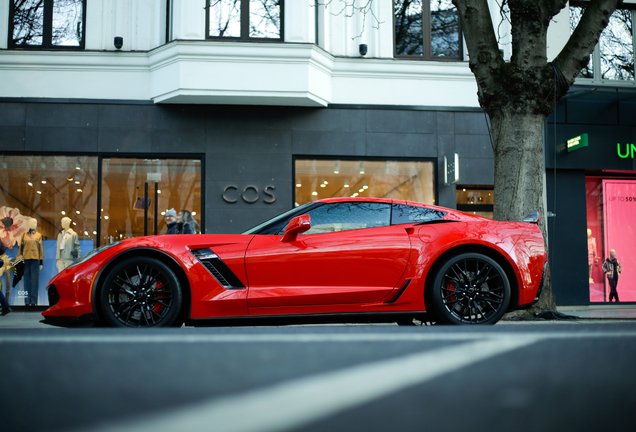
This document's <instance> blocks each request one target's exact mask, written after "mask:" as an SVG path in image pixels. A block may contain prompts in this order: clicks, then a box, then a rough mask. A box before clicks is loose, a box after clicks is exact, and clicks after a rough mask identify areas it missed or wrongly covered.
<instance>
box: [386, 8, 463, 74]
mask: <svg viewBox="0 0 636 432" xmlns="http://www.w3.org/2000/svg"><path fill="white" fill-rule="evenodd" d="M391 1H392V3H393V57H394V58H396V59H401V60H419V61H446V62H451V61H452V62H457V61H464V35H463V32H462V21H461V17H459V15H458V22H457V34H458V51H459V56H457V57H446V56H443V57H435V56H433V55H432V54H431V53H432V47H431V45H432V35H431V25H430V23H431V2H430V0H422V1H423V3H422V6H423V7H422V55H421V56H419V55H408V54H398V53H397V37H396V26H395V18H396V16H395V8H396V3H395V0H391ZM425 22H426V23H428V25H426V26H425V25H424V23H425Z"/></svg>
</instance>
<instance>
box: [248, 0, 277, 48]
mask: <svg viewBox="0 0 636 432" xmlns="http://www.w3.org/2000/svg"><path fill="white" fill-rule="evenodd" d="M250 37H251V38H272V39H277V38H280V1H279V0H250Z"/></svg>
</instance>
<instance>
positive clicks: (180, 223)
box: [177, 210, 199, 234]
mask: <svg viewBox="0 0 636 432" xmlns="http://www.w3.org/2000/svg"><path fill="white" fill-rule="evenodd" d="M177 234H199V224H198V223H197V221H195V220H194V218H193V217H192V213H190V212H189V211H188V210H181V211H180V212H179V215H178V216H177Z"/></svg>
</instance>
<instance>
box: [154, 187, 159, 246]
mask: <svg viewBox="0 0 636 432" xmlns="http://www.w3.org/2000/svg"><path fill="white" fill-rule="evenodd" d="M158 209H159V183H158V182H155V235H157V220H158V219H159V210H158Z"/></svg>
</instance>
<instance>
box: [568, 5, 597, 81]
mask: <svg viewBox="0 0 636 432" xmlns="http://www.w3.org/2000/svg"><path fill="white" fill-rule="evenodd" d="M584 11H585V10H584V9H583V8H582V7H571V8H570V30H571V31H572V32H573V31H574V29H575V28H576V26H577V25H579V21H581V17H582V16H583V12H584ZM579 77H581V78H594V60H593V55H592V56H590V61H588V62H587V65H586V66H585V67H584V68H583V69H582V70H581V72H579Z"/></svg>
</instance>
